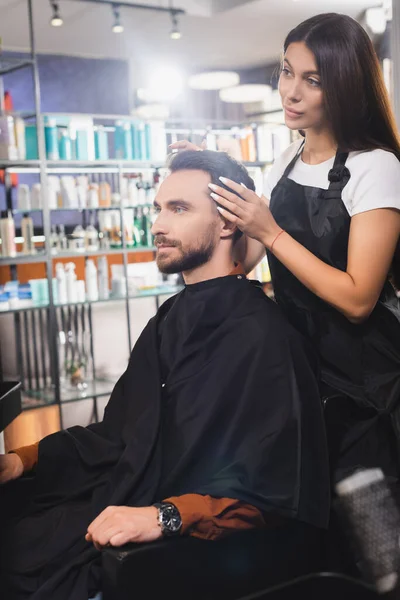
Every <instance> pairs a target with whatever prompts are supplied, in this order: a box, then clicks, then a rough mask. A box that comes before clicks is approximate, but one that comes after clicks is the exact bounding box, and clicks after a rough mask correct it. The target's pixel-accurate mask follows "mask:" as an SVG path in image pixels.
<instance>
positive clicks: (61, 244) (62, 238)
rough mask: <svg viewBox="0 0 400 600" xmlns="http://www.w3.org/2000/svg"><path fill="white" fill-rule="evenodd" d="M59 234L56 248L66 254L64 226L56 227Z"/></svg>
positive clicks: (66, 241) (66, 243)
mask: <svg viewBox="0 0 400 600" xmlns="http://www.w3.org/2000/svg"><path fill="white" fill-rule="evenodd" d="M58 230H59V234H58V247H59V249H60V250H61V252H66V251H67V250H68V238H67V236H66V233H65V226H64V225H59V226H58Z"/></svg>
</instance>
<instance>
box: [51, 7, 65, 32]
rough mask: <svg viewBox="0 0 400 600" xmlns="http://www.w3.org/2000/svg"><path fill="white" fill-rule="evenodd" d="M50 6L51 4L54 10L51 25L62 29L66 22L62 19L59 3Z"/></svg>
mask: <svg viewBox="0 0 400 600" xmlns="http://www.w3.org/2000/svg"><path fill="white" fill-rule="evenodd" d="M50 4H51V8H52V9H53V16H52V17H51V19H50V25H52V26H53V27H61V25H63V23H64V21H63V20H62V18H61V15H60V11H59V8H58V3H57V2H50Z"/></svg>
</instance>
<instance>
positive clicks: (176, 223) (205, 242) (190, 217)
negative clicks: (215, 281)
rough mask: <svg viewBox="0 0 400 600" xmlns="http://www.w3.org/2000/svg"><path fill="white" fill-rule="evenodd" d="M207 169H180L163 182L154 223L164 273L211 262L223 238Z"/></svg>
mask: <svg viewBox="0 0 400 600" xmlns="http://www.w3.org/2000/svg"><path fill="white" fill-rule="evenodd" d="M209 183H211V178H210V176H209V174H208V173H205V172H204V171H197V170H189V171H177V172H176V173H172V174H171V175H169V176H168V177H167V178H166V179H165V180H164V182H163V183H162V184H161V186H160V189H159V191H158V194H157V197H156V199H155V201H154V206H155V208H156V212H157V219H156V221H155V223H154V225H153V227H152V233H153V235H154V236H155V241H154V243H155V246H156V247H157V266H158V268H159V269H160V271H161V272H162V273H180V272H188V271H192V270H193V269H196V268H198V267H200V266H201V265H204V264H205V263H207V262H208V261H209V260H210V258H211V257H212V255H213V252H214V249H215V247H216V245H217V244H218V241H219V239H220V236H219V232H220V229H221V222H222V221H221V218H220V216H219V213H218V211H217V208H216V206H215V203H214V201H213V200H212V199H211V198H210V190H209V188H208V184H209Z"/></svg>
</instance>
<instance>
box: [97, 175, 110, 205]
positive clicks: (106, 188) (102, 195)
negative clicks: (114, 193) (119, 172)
mask: <svg viewBox="0 0 400 600" xmlns="http://www.w3.org/2000/svg"><path fill="white" fill-rule="evenodd" d="M110 206H111V186H110V184H109V183H108V181H102V182H101V183H100V185H99V207H100V208H109V207H110Z"/></svg>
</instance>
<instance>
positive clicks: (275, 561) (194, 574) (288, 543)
mask: <svg viewBox="0 0 400 600" xmlns="http://www.w3.org/2000/svg"><path fill="white" fill-rule="evenodd" d="M313 534H314V530H312V531H311V532H310V530H309V528H308V527H307V526H304V524H300V525H299V523H293V524H290V525H285V526H284V527H279V528H276V529H272V530H270V529H267V528H265V529H253V530H246V531H240V532H236V533H233V534H231V535H229V536H226V537H224V538H222V539H219V540H217V541H206V540H200V539H195V538H192V537H187V536H182V537H179V538H166V539H163V540H160V541H157V542H152V543H149V544H129V545H127V546H123V547H121V548H106V549H105V550H104V551H103V553H102V588H103V600H115V599H118V600H132V597H134V596H135V595H137V597H140V598H141V600H142V599H143V600H147V599H148V600H155V599H157V598H159V597H161V594H162V596H163V597H167V598H174V600H188V598H190V600H205V599H207V600H233V599H234V598H240V597H241V596H245V595H246V594H250V593H253V592H256V591H259V590H261V589H263V588H265V587H267V586H269V585H274V584H277V583H281V582H283V581H287V580H289V579H291V578H294V577H297V576H300V575H303V574H305V573H309V572H311V571H313V570H317V569H315V568H314V567H315V566H316V567H318V565H316V560H318V558H319V554H320V543H321V541H320V537H319V533H316V535H313Z"/></svg>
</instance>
